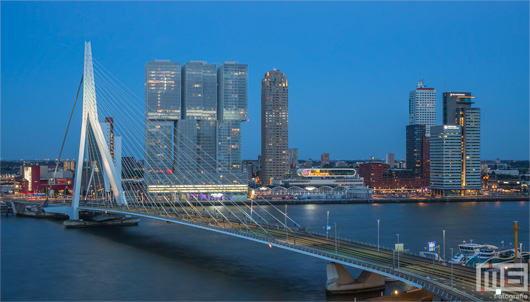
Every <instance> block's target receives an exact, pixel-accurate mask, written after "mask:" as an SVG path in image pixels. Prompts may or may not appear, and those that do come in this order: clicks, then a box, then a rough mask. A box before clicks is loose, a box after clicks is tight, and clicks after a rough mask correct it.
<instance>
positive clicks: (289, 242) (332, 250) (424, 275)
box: [80, 206, 517, 301]
mask: <svg viewBox="0 0 530 302" xmlns="http://www.w3.org/2000/svg"><path fill="white" fill-rule="evenodd" d="M80 209H83V210H93V211H108V212H114V213H122V214H130V215H135V216H140V217H146V218H150V219H157V220H162V221H168V222H173V223H179V224H184V225H188V226H192V227H197V228H201V229H205V230H210V231H215V232H218V233H224V234H228V235H231V236H236V237H240V238H244V239H248V240H252V241H256V242H260V243H264V244H270V245H272V246H276V247H279V248H283V249H287V250H291V251H294V252H298V253H301V254H305V255H309V256H313V257H317V258H320V259H324V260H328V261H333V262H337V263H341V264H343V265H346V266H350V267H355V268H359V269H363V270H367V271H372V272H375V273H378V274H382V275H385V276H389V277H392V278H395V279H397V280H400V281H403V282H405V283H408V284H411V285H413V286H416V287H419V288H423V289H425V290H427V291H429V292H432V293H434V294H435V295H438V296H440V297H442V298H443V299H445V300H463V301H468V300H474V301H480V300H491V299H493V293H492V292H477V291H476V290H475V288H476V284H475V280H476V272H475V269H473V268H469V267H462V266H454V268H453V280H454V287H453V288H451V279H450V278H451V267H450V266H444V265H441V264H438V263H435V264H434V269H433V262H432V260H430V259H427V258H422V257H417V256H413V255H407V254H400V256H399V258H400V259H399V269H398V268H397V257H396V259H395V260H393V254H392V251H391V250H385V249H380V250H377V248H374V247H372V246H367V245H363V244H360V243H356V242H353V241H349V240H344V239H340V240H338V239H337V240H336V241H335V239H334V238H333V237H332V236H331V237H329V238H328V239H326V237H325V236H324V235H321V234H317V233H313V232H310V231H307V230H304V229H303V228H299V229H297V230H288V231H287V232H286V230H285V228H283V227H279V226H277V225H268V224H260V225H258V224H256V223H252V222H249V221H247V222H246V226H245V227H243V226H242V225H241V221H240V220H238V219H224V218H214V217H211V216H210V215H211V213H205V214H204V215H197V214H195V215H189V214H190V213H186V212H185V211H174V212H173V213H168V212H166V210H164V211H162V212H161V210H158V209H146V208H134V207H112V208H105V207H97V206H82V207H81V208H80ZM506 294H508V293H506ZM514 294H517V293H514Z"/></svg>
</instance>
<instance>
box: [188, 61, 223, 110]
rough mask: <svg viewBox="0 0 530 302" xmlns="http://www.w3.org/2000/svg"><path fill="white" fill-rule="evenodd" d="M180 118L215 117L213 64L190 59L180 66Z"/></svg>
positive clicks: (214, 70) (215, 77)
mask: <svg viewBox="0 0 530 302" xmlns="http://www.w3.org/2000/svg"><path fill="white" fill-rule="evenodd" d="M182 119H184V120H186V119H187V120H191V119H195V120H215V119H217V72H216V68H215V64H208V63H206V62H204V61H190V62H188V63H186V64H184V65H183V66H182Z"/></svg>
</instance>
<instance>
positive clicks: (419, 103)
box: [409, 79, 436, 136]
mask: <svg viewBox="0 0 530 302" xmlns="http://www.w3.org/2000/svg"><path fill="white" fill-rule="evenodd" d="M409 124H410V125H425V134H426V136H429V135H430V133H431V132H430V127H431V126H434V125H436V90H434V88H427V87H425V85H423V79H420V80H418V86H417V88H416V90H412V91H410V93H409Z"/></svg>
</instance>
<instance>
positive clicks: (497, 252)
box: [449, 242, 515, 267]
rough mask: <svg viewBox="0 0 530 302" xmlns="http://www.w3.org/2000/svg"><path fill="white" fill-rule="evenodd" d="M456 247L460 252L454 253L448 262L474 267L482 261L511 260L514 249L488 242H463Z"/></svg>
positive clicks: (498, 261)
mask: <svg viewBox="0 0 530 302" xmlns="http://www.w3.org/2000/svg"><path fill="white" fill-rule="evenodd" d="M458 248H459V250H460V252H459V253H457V254H456V255H454V256H453V258H451V260H449V263H453V264H458V265H465V266H473V267H475V266H477V264H480V263H484V262H491V263H501V262H507V261H513V260H514V257H515V249H499V248H498V247H497V246H494V245H489V244H477V243H473V242H471V243H463V244H460V245H458Z"/></svg>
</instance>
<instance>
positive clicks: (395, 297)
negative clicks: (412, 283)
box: [394, 290, 398, 301]
mask: <svg viewBox="0 0 530 302" xmlns="http://www.w3.org/2000/svg"><path fill="white" fill-rule="evenodd" d="M397 296H398V291H397V290H395V291H394V301H397Z"/></svg>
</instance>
